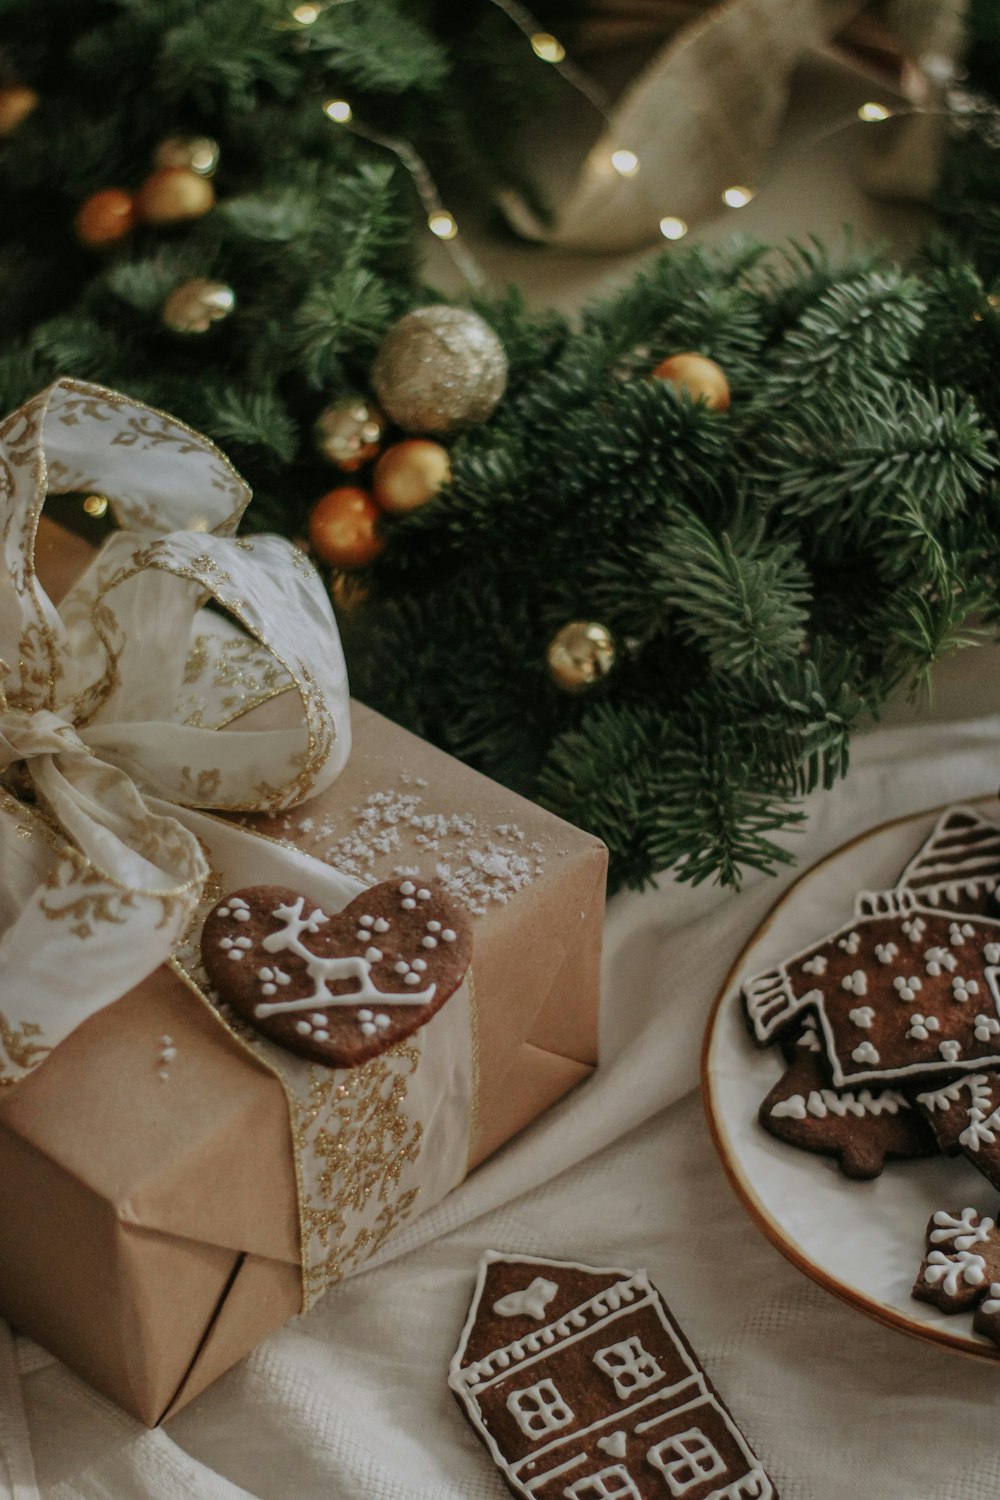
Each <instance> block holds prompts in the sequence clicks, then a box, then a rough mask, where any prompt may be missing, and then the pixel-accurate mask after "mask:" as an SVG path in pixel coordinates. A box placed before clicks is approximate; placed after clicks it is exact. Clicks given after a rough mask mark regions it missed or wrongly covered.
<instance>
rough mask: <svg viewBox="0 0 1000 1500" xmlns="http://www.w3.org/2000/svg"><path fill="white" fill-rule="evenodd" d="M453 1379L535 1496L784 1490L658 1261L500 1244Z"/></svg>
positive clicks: (730, 1498) (651, 1497) (484, 1267)
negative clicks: (651, 1269)
mask: <svg viewBox="0 0 1000 1500" xmlns="http://www.w3.org/2000/svg"><path fill="white" fill-rule="evenodd" d="M448 1384H449V1385H450V1386H451V1388H452V1390H453V1391H454V1393H455V1395H456V1397H457V1399H458V1401H459V1403H460V1405H461V1406H462V1408H463V1409H464V1411H465V1414H466V1416H467V1417H468V1419H469V1421H470V1422H471V1424H472V1426H473V1427H474V1428H475V1430H476V1432H477V1433H478V1435H479V1436H480V1437H481V1438H482V1440H483V1442H484V1443H485V1444H486V1445H487V1447H488V1448H489V1450H490V1453H491V1454H492V1456H493V1459H494V1461H495V1462H496V1464H497V1465H498V1467H499V1469H500V1472H501V1474H502V1475H503V1478H504V1479H505V1480H506V1482H507V1485H508V1486H509V1488H510V1489H511V1490H512V1491H513V1492H514V1494H515V1495H521V1496H524V1497H526V1500H603V1497H607V1500H611V1497H615V1500H665V1497H667V1496H686V1497H687V1500H777V1491H776V1490H775V1488H774V1486H773V1484H772V1483H771V1480H770V1479H769V1478H768V1476H767V1475H766V1474H765V1472H764V1470H763V1468H762V1467H761V1465H760V1461H759V1460H758V1459H757V1458H756V1456H755V1455H754V1453H753V1452H752V1450H751V1449H750V1447H749V1445H748V1444H747V1441H746V1439H745V1438H744V1436H743V1434H742V1433H741V1432H740V1430H739V1428H738V1427H737V1426H736V1424H735V1422H734V1421H733V1419H732V1417H731V1416H730V1415H729V1413H728V1411H727V1410H726V1408H725V1407H724V1406H723V1405H722V1402H721V1401H720V1400H719V1398H718V1393H717V1392H716V1391H715V1388H714V1387H713V1386H712V1384H711V1382H710V1381H709V1379H708V1377H707V1376H706V1374H705V1372H704V1370H702V1368H701V1366H700V1365H699V1364H698V1362H697V1360H696V1359H695V1357H694V1354H693V1353H692V1350H691V1347H690V1345H689V1344H688V1342H687V1340H686V1339H685V1338H684V1335H683V1334H682V1333H681V1331H680V1329H679V1328H678V1326H677V1324H676V1323H675V1322H674V1320H673V1318H672V1317H671V1316H670V1313H669V1312H668V1311H667V1308H666V1306H665V1304H664V1302H663V1299H662V1298H661V1297H660V1295H659V1293H658V1292H657V1290H656V1288H655V1287H653V1286H651V1285H650V1283H649V1281H648V1280H647V1278H646V1274H645V1272H644V1271H621V1270H598V1269H596V1268H594V1267H592V1266H582V1265H577V1264H575V1263H573V1262H567V1261H557V1260H541V1259H538V1258H537V1257H535V1256H527V1255H524V1256H518V1255H509V1256H508V1255H501V1254H498V1253H497V1252H496V1251H493V1250H490V1251H488V1252H487V1253H486V1255H485V1256H484V1257H483V1259H482V1261H481V1263H480V1266H479V1277H478V1280H477V1283H476V1290H475V1294H474V1296H473V1300H472V1307H471V1309H470V1311H469V1316H468V1318H467V1320H466V1324H465V1328H464V1329H463V1331H462V1337H461V1342H460V1344H459V1347H458V1351H457V1353H456V1354H455V1357H454V1359H453V1360H452V1362H451V1372H450V1375H449V1378H448Z"/></svg>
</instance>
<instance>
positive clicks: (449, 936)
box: [441, 927, 455, 943]
mask: <svg viewBox="0 0 1000 1500" xmlns="http://www.w3.org/2000/svg"><path fill="white" fill-rule="evenodd" d="M441 937H442V940H443V941H444V942H446V943H453V942H454V941H455V934H454V933H453V932H452V930H451V928H450V927H446V928H445V930H444V932H442V934H441Z"/></svg>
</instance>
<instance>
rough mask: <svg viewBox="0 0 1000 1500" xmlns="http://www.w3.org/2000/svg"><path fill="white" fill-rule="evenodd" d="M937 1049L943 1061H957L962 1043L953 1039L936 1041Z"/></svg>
mask: <svg viewBox="0 0 1000 1500" xmlns="http://www.w3.org/2000/svg"><path fill="white" fill-rule="evenodd" d="M938 1051H939V1052H940V1054H941V1056H942V1057H943V1058H944V1060H945V1062H949V1063H953V1062H958V1059H959V1057H960V1056H961V1053H962V1044H961V1042H955V1041H948V1042H938Z"/></svg>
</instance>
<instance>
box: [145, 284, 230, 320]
mask: <svg viewBox="0 0 1000 1500" xmlns="http://www.w3.org/2000/svg"><path fill="white" fill-rule="evenodd" d="M235 306H236V293H235V292H234V291H233V289H232V287H231V286H226V283H225V282H224V281H209V280H208V278H207V277H205V276H198V277H196V278H195V280H194V281H185V282H184V284H183V286H179V287H176V288H175V289H174V290H173V291H172V292H171V293H170V296H169V297H168V298H167V300H166V302H164V304H163V309H162V312H161V314H160V316H161V318H162V320H163V326H164V327H165V328H169V329H170V332H171V333H207V332H208V330H209V329H210V328H211V326H212V324H213V323H219V322H221V320H222V319H223V318H228V317H229V314H230V313H231V312H232V311H233V309H234V308H235Z"/></svg>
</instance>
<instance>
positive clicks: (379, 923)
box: [374, 917, 389, 932]
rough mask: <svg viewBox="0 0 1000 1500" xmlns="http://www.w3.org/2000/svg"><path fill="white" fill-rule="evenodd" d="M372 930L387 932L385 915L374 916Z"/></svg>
mask: <svg viewBox="0 0 1000 1500" xmlns="http://www.w3.org/2000/svg"><path fill="white" fill-rule="evenodd" d="M374 930H375V931H376V932H388V931H389V924H388V922H387V921H386V919H385V917H376V918H375V929H374Z"/></svg>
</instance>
